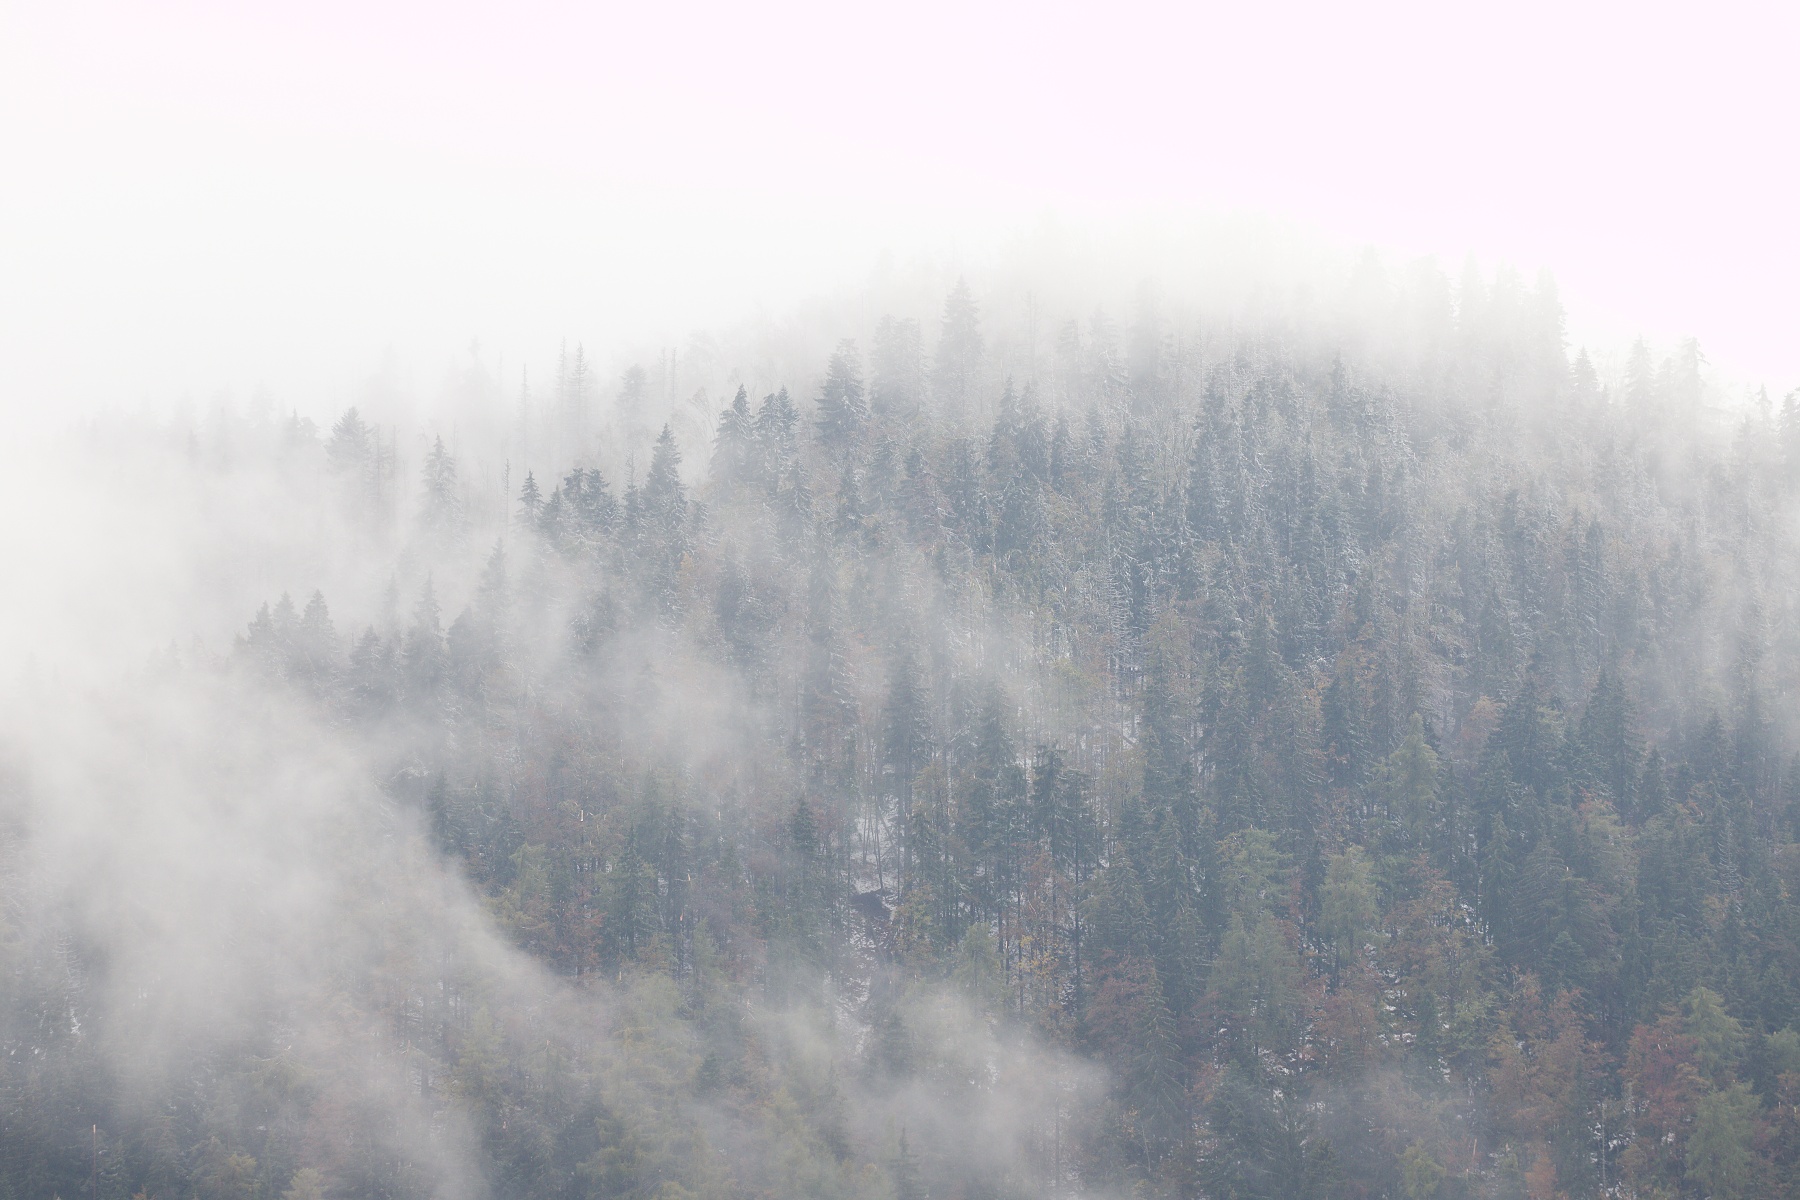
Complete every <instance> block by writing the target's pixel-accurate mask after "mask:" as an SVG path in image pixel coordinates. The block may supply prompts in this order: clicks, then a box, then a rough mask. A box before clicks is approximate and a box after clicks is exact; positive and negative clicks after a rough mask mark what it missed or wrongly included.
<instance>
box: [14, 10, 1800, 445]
mask: <svg viewBox="0 0 1800 1200" xmlns="http://www.w3.org/2000/svg"><path fill="white" fill-rule="evenodd" d="M1240 9H1241V6H1223V5H1207V6H1187V7H1184V8H1183V9H1181V10H1180V11H1177V10H1176V9H1174V8H1173V7H1171V6H1160V5H1132V6H1126V7H1124V8H1117V7H1115V8H1114V9H1112V10H1110V13H1109V17H1108V19H1107V23H1106V24H1105V26H1104V27H1100V28H1096V27H1095V24H1094V14H1093V10H1092V9H1091V7H1090V6H1076V5H1071V4H1058V5H1048V6H1032V7H1031V8H1029V9H1026V8H1024V7H1020V6H998V5H987V6H979V7H976V8H974V9H972V10H971V9H968V8H966V7H965V6H960V5H947V4H935V3H933V4H924V5H908V6H904V7H901V6H888V7H880V8H870V9H865V10H861V11H857V12H849V11H846V10H843V9H841V8H839V7H833V6H825V5H807V4H786V5H781V6H777V7H774V8H767V7H759V8H758V9H756V10H754V12H751V11H750V10H738V9H734V8H731V7H728V6H723V5H682V6H655V7H654V8H646V7H644V6H624V5H602V6H574V5H557V4H548V3H534V4H527V5H513V6H508V7H507V8H506V9H504V10H501V9H499V8H483V7H480V6H474V5H449V6H445V5H431V6H427V5H414V4H385V5H379V6H366V5H348V4H341V3H325V4H318V5H310V6H306V7H305V9H304V10H282V11H279V12H277V11H274V10H245V9H242V8H241V7H236V6H227V5H223V4H216V3H205V2H198V3H197V2H184V3H170V4H159V5H156V6H134V5H124V4H114V3H72V4H56V5H50V4H43V3H36V2H32V0H12V2H9V3H7V4H6V5H5V6H4V7H3V8H0V14H3V15H0V161H4V162H5V163H6V164H7V165H6V176H7V179H8V186H6V187H4V188H0V405H3V406H4V410H5V411H6V412H7V414H8V417H9V419H10V420H13V421H15V422H17V421H23V420H28V419H33V418H44V417H46V416H55V415H60V414H66V413H67V412H68V411H69V410H71V409H86V408H89V407H93V406H97V405H126V406H129V405H133V404H136V403H138V402H140V401H144V400H149V401H153V402H156V403H159V404H161V403H166V402H168V401H169V400H170V399H172V398H174V397H176V396H179V395H181V394H182V393H191V394H193V395H195V396H197V397H202V398H204V397H206V396H209V395H211V394H212V393H213V392H214V391H215V390H217V389H221V388H228V389H231V390H233V391H234V392H236V393H237V394H238V395H239V396H240V397H241V396H244V395H247V394H249V393H251V392H253V391H254V390H255V389H256V388H258V387H259V386H265V387H267V388H269V389H271V390H272V391H273V392H275V393H276V394H277V398H278V400H279V401H280V402H282V403H284V404H286V403H298V404H300V405H301V406H302V407H303V408H305V407H316V408H318V409H323V410H330V409H332V408H334V407H336V406H339V405H341V403H342V402H344V401H345V400H346V399H347V398H348V396H349V393H350V392H351V391H352V390H353V388H354V386H355V385H356V384H357V383H358V382H359V381H360V380H361V379H362V378H363V377H365V376H366V375H367V374H368V373H369V372H370V371H371V370H372V369H373V367H374V365H375V364H376V363H378V362H379V361H380V360H381V357H382V355H383V354H384V353H385V352H386V351H388V350H390V349H392V350H393V351H395V353H396V354H397V355H398V357H399V359H400V361H401V362H402V363H403V364H405V365H406V367H407V369H409V370H412V371H416V372H418V373H420V374H421V375H422V376H423V377H425V378H427V379H434V378H435V377H436V375H437V373H438V372H439V371H440V370H441V365H442V364H443V363H444V362H445V361H447V360H448V359H449V358H450V357H451V355H452V354H456V353H461V352H462V351H463V350H464V348H465V347H466V346H467V345H468V343H469V342H470V340H471V339H480V341H481V344H482V345H483V346H484V347H485V348H486V350H487V353H488V355H489V356H490V358H491V359H492V360H493V361H496V362H499V363H511V364H513V365H514V366H515V367H516V366H518V365H522V364H524V363H527V362H531V363H538V364H543V363H545V362H546V361H547V360H550V359H552V358H553V356H554V353H555V350H556V347H557V345H558V344H559V342H560V341H561V340H563V339H570V340H577V339H584V338H585V339H587V340H588V341H589V343H590V344H609V345H613V346H617V345H619V344H621V343H626V342H632V341H640V340H641V341H651V342H658V341H660V342H662V343H666V344H671V345H673V344H676V343H678V342H679V341H681V340H682V339H683V338H685V337H686V336H687V334H688V333H689V332H690V331H691V330H692V329H693V328H695V327H697V326H705V325H708V324H710V323H712V322H715V321H718V320H721V319H724V318H725V317H726V316H728V315H729V316H731V317H737V316H739V315H741V314H743V313H745V312H749V311H755V310H757V309H759V308H760V309H762V310H764V311H769V312H779V311H783V310H784V309H786V308H787V307H788V306H790V305H792V304H793V303H794V302H796V301H797V300H798V299H800V298H801V297H803V296H807V295H811V294H814V293H817V292H820V291H823V290H828V289H830V288H833V287H836V286H839V285H843V284H846V283H852V284H853V283H856V282H858V281H860V280H862V279H863V278H865V277H866V276H867V275H868V274H869V273H870V272H871V271H873V270H875V269H876V267H877V264H878V263H879V262H880V261H881V260H880V255H881V254H882V252H883V251H884V250H885V251H889V252H891V254H892V256H893V258H894V259H895V260H897V261H900V262H902V263H906V262H913V261H917V260H919V259H921V258H923V259H927V260H929V261H931V262H934V263H942V264H947V265H948V266H952V267H953V266H957V265H962V266H967V267H980V266H981V265H983V264H984V263H986V262H988V261H990V260H991V259H992V257H993V256H994V255H995V254H996V253H997V252H998V250H999V248H1001V247H1004V246H1005V245H1007V244H1008V243H1009V242H1010V241H1012V240H1013V239H1016V238H1018V237H1020V236H1023V235H1029V234H1031V233H1032V232H1033V231H1035V230H1037V229H1038V228H1040V226H1041V224H1042V223H1043V222H1044V221H1045V220H1046V215H1047V214H1055V216H1056V219H1058V220H1061V221H1074V222H1096V221H1097V222H1100V223H1101V224H1102V225H1105V226H1106V227H1108V228H1116V227H1117V226H1118V225H1120V224H1121V223H1123V224H1125V225H1130V224H1132V223H1134V222H1141V221H1143V220H1145V219H1147V218H1150V217H1158V218H1161V219H1165V220H1172V221H1177V222H1179V221H1182V220H1185V219H1187V218H1188V217H1189V216H1191V215H1192V214H1194V213H1196V212H1199V213H1218V212H1230V211H1237V210H1249V211H1253V212H1260V213H1267V214H1270V215H1271V216H1272V217H1274V218H1277V219H1280V220H1284V221H1288V222H1292V223H1293V224H1294V225H1295V226H1296V227H1297V228H1299V229H1300V230H1301V231H1303V233H1304V234H1305V236H1307V237H1315V238H1323V239H1326V240H1331V241H1334V242H1338V243H1342V244H1345V245H1348V246H1360V245H1361V244H1363V243H1365V242H1373V243H1375V244H1378V245H1381V246H1384V247H1389V248H1391V249H1392V250H1393V251H1394V252H1395V253H1396V254H1399V255H1403V256H1404V255H1413V254H1423V253H1432V254H1436V255H1438V256H1439V258H1440V260H1441V261H1442V263H1443V265H1444V266H1445V268H1446V269H1447V270H1449V271H1452V272H1454V271H1455V270H1456V269H1457V268H1458V265H1459V264H1460V262H1461V259H1462V257H1463V255H1464V254H1465V253H1467V252H1471V251H1472V252H1474V253H1476V254H1477V255H1479V256H1481V258H1482V260H1483V264H1484V266H1486V267H1489V268H1491V267H1492V266H1493V265H1494V263H1495V262H1497V261H1507V262H1511V263H1513V264H1515V265H1517V266H1519V267H1521V268H1522V269H1523V270H1524V271H1525V272H1526V273H1527V275H1529V274H1530V273H1532V272H1534V271H1535V270H1536V269H1537V268H1538V267H1540V266H1548V267H1550V268H1552V269H1553V270H1555V272H1556V273H1557V276H1558V278H1559V280H1560V282H1561V284H1562V291H1563V295H1564V297H1565V300H1566V301H1567V303H1568V306H1569V309H1570V313H1571V334H1572V336H1573V337H1574V339H1575V340H1577V341H1589V342H1593V341H1608V340H1610V341H1612V342H1615V343H1622V342H1624V341H1626V340H1628V339H1629V338H1630V337H1631V336H1634V335H1636V334H1637V333H1640V332H1642V333H1645V334H1648V335H1650V336H1651V337H1652V338H1654V339H1661V340H1663V341H1665V342H1667V341H1672V340H1673V339H1676V338H1678V337H1681V336H1685V335H1688V334H1693V335H1697V336H1698V337H1699V338H1700V340H1701V344H1702V346H1703V348H1704V349H1705V350H1706V352H1707V354H1708V357H1709V359H1710V360H1711V361H1712V362H1713V363H1715V364H1718V365H1720V366H1721V367H1723V368H1725V369H1727V370H1728V371H1729V372H1730V373H1731V374H1732V375H1733V376H1735V377H1738V378H1742V379H1745V380H1747V381H1749V382H1751V383H1755V382H1758V381H1761V382H1766V383H1767V384H1768V386H1769V388H1770V390H1771V392H1773V393H1775V394H1776V395H1780V394H1781V393H1782V392H1784V391H1785V390H1786V389H1787V388H1789V387H1792V386H1793V385H1794V384H1795V383H1796V382H1800V350H1797V349H1796V348H1795V346H1796V343H1795V342H1794V339H1793V338H1792V330H1793V329H1794V328H1795V327H1796V324H1797V322H1796V318H1797V317H1800V300H1797V299H1796V298H1795V295H1794V292H1793V290H1792V288H1791V287H1789V286H1786V281H1790V280H1792V279H1793V278H1794V277H1795V276H1796V275H1797V274H1800V270H1797V268H1800V239H1796V237H1795V235H1794V233H1793V230H1792V227H1791V219H1790V215H1789V208H1790V206H1791V183H1792V175H1793V167H1792V165H1791V159H1792V156H1791V153H1790V152H1789V151H1788V148H1787V143H1788V142H1789V141H1791V129H1790V128H1789V125H1790V121H1791V112H1792V102H1791V98H1790V97H1789V96H1788V95H1787V94H1786V92H1785V90H1784V88H1783V84H1782V77H1783V75H1782V70H1781V68H1782V67H1783V65H1784V59H1785V56H1786V54H1787V53H1788V51H1789V50H1790V49H1791V47H1792V46H1793V45H1794V40H1795V39H1794V35H1795V33H1796V28H1795V18H1794V17H1793V15H1792V14H1791V13H1778V12H1776V11H1774V9H1773V6H1752V5H1743V6H1737V7H1735V8H1727V9H1725V10H1720V9H1717V8H1715V9H1711V10H1709V11H1708V14H1707V17H1706V19H1705V20H1704V21H1703V22H1701V21H1696V20H1694V19H1693V18H1692V17H1691V14H1690V15H1682V14H1680V13H1678V12H1677V11H1676V10H1674V9H1672V8H1670V9H1666V10H1659V9H1657V8H1654V7H1652V8H1650V9H1645V8H1643V7H1641V6H1638V7H1634V8H1631V9H1629V10H1627V9H1625V8H1624V7H1623V6H1616V5H1589V6H1584V7H1582V8H1581V9H1580V10H1579V11H1576V12H1573V13H1571V12H1569V11H1568V10H1567V6H1550V5H1547V4H1533V5H1524V6H1513V7H1510V8H1508V9H1507V10H1506V13H1505V15H1504V16H1500V15H1495V14H1483V13H1478V12H1465V11H1455V10H1446V9H1443V8H1441V6H1427V5H1423V4H1400V5H1385V6H1380V7H1378V8H1376V9H1374V10H1368V9H1358V10H1356V12H1355V13H1354V14H1350V13H1346V12H1342V11H1338V10H1334V9H1328V8H1327V6H1323V5H1284V6H1281V7H1279V8H1273V9H1261V10H1258V11H1257V12H1255V13H1248V12H1244V11H1239V10H1240Z"/></svg>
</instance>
